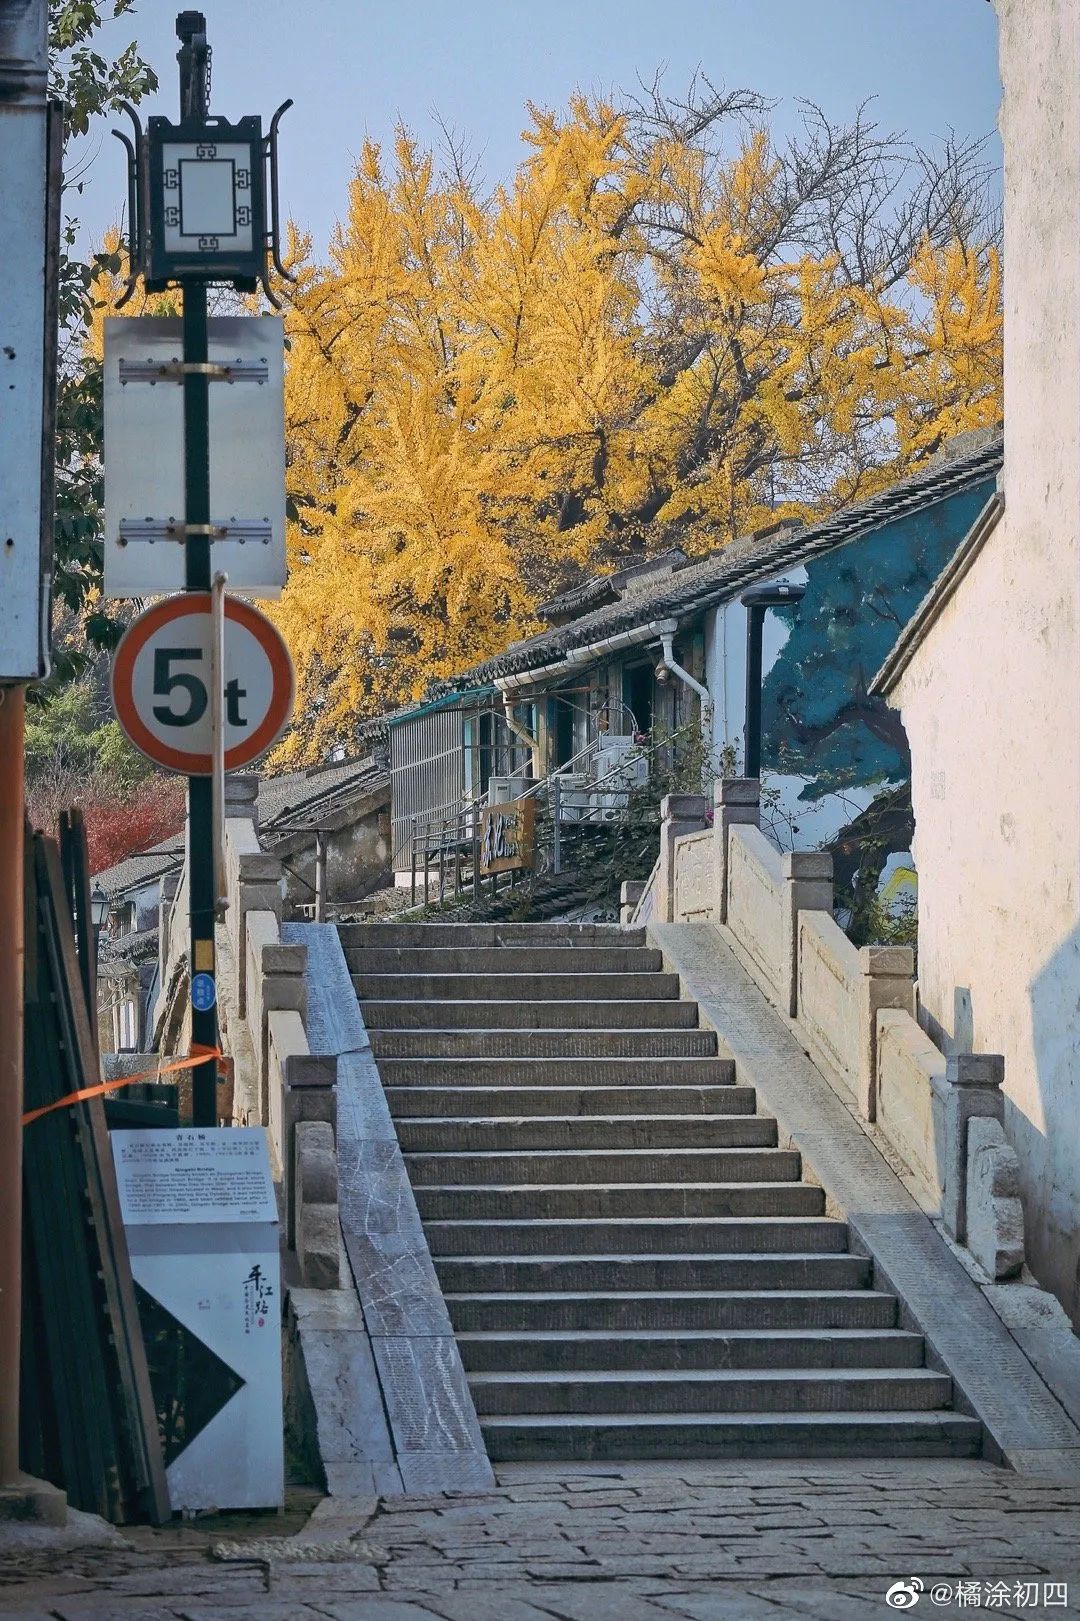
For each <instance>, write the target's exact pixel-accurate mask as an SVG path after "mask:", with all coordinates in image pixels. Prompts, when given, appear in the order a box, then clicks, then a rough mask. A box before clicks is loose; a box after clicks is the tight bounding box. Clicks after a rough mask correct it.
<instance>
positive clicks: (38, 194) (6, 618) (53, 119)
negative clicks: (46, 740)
mask: <svg viewBox="0 0 1080 1621" xmlns="http://www.w3.org/2000/svg"><path fill="white" fill-rule="evenodd" d="M62 155H63V124H62V110H61V108H60V107H59V105H58V104H55V103H50V102H49V99H48V5H47V0H0V197H3V199H4V206H5V211H6V217H7V219H8V222H9V229H8V231H7V233H6V243H5V277H6V288H5V295H4V299H3V301H2V303H0V761H2V762H3V771H4V782H3V788H2V790H0V1518H3V1517H4V1516H5V1515H6V1514H9V1513H10V1514H15V1515H20V1516H27V1517H31V1518H34V1517H38V1518H39V1517H42V1516H43V1515H44V1514H47V1513H49V1514H52V1515H54V1514H55V1512H56V1509H57V1507H58V1508H59V1510H60V1512H61V1513H62V1512H63V1497H62V1494H58V1493H56V1492H51V1496H52V1499H53V1507H52V1509H51V1510H50V1509H49V1508H48V1498H49V1490H48V1489H46V1488H43V1487H40V1485H39V1483H37V1482H32V1481H28V1480H27V1479H26V1477H24V1476H22V1475H21V1474H20V1472H19V1340H20V1319H21V1312H22V1282H21V1277H22V1112H23V964H24V919H23V906H24V897H23V862H24V847H23V822H24V817H25V806H24V783H23V749H24V741H25V731H24V716H25V702H26V686H27V683H28V682H30V681H35V680H38V679H40V678H41V677H42V676H44V675H45V674H46V673H47V669H48V652H49V649H48V634H49V612H50V595H51V593H50V581H51V574H52V525H53V462H54V441H55V421H56V395H55V388H56V319H57V316H56V299H57V287H58V258H59V214H60V165H61V160H62Z"/></svg>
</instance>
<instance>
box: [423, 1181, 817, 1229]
mask: <svg viewBox="0 0 1080 1621" xmlns="http://www.w3.org/2000/svg"><path fill="white" fill-rule="evenodd" d="M416 1203H417V1208H418V1209H419V1211H420V1216H421V1218H422V1219H423V1220H424V1221H490V1220H502V1219H504V1218H505V1217H507V1216H510V1215H512V1216H513V1218H514V1219H515V1220H519V1221H558V1220H560V1219H565V1218H567V1217H569V1218H571V1219H573V1218H575V1217H576V1218H579V1219H582V1220H590V1219H591V1220H594V1221H595V1220H601V1219H603V1218H604V1217H617V1218H621V1217H626V1216H637V1217H654V1218H655V1217H659V1216H684V1217H700V1216H820V1215H823V1214H824V1211H825V1190H824V1189H823V1188H819V1187H815V1186H814V1185H813V1184H812V1183H810V1182H736V1183H730V1184H728V1185H727V1186H726V1187H725V1186H720V1185H717V1184H716V1183H710V1182H663V1183H651V1184H649V1183H642V1184H640V1185H635V1184H634V1183H630V1184H628V1185H626V1186H616V1187H610V1186H608V1187H604V1186H601V1185H594V1186H591V1187H590V1186H588V1185H584V1186H577V1187H575V1186H573V1185H570V1186H563V1187H558V1186H556V1187H529V1186H524V1187H456V1188H454V1187H450V1188H440V1187H426V1188H425V1187H418V1188H417V1189H416Z"/></svg>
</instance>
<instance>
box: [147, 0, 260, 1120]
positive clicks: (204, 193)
mask: <svg viewBox="0 0 1080 1621" xmlns="http://www.w3.org/2000/svg"><path fill="white" fill-rule="evenodd" d="M176 34H177V38H178V39H179V40H180V50H179V51H178V53H177V62H178V63H179V68H180V119H179V122H178V123H175V124H174V123H172V122H170V120H169V119H167V118H159V117H154V118H151V119H150V120H149V122H148V124H147V128H146V132H145V134H144V132H143V130H142V127H141V125H140V123H139V120H138V118H137V116H136V114H135V113H134V111H133V110H132V109H131V108H130V107H126V108H125V110H126V111H127V113H128V115H129V116H130V118H131V119H132V122H133V124H134V126H135V141H134V143H133V142H132V141H131V140H130V139H129V137H128V136H127V135H123V134H120V133H119V132H117V133H118V134H119V138H120V139H121V140H122V141H123V143H124V145H125V147H126V149H127V152H128V197H129V213H130V216H131V243H130V261H131V274H130V277H129V280H128V285H127V289H126V291H125V293H124V296H123V298H122V299H121V300H120V302H121V304H123V303H125V302H126V301H127V299H128V298H130V296H131V294H132V292H133V291H134V289H135V285H136V282H137V280H138V277H139V276H140V275H141V276H142V278H143V281H144V284H145V286H146V289H147V291H148V292H160V291H163V290H164V289H166V288H168V287H171V286H174V285H179V287H180V288H181V290H182V294H183V358H182V361H181V363H180V367H179V373H180V376H181V380H182V384H183V392H184V400H183V420H184V523H183V526H182V535H183V542H184V560H185V562H184V576H185V579H184V583H185V587H186V589H187V590H188V591H189V592H191V591H195V592H205V593H206V594H207V596H208V597H209V596H210V595H211V592H212V586H213V572H214V571H213V565H212V561H211V557H212V544H213V540H214V538H215V531H214V528H213V525H212V523H211V511H210V411H209V404H210V395H209V389H210V383H211V381H212V380H217V379H218V378H220V377H222V376H224V375H225V373H224V368H222V367H221V366H214V365H211V364H210V362H209V357H208V314H207V289H208V288H209V287H210V286H211V285H213V284H218V285H221V284H225V285H230V286H232V287H235V288H237V289H238V290H239V291H241V292H248V293H251V292H256V291H257V290H258V289H259V288H260V287H262V289H263V291H264V293H265V294H266V296H267V298H268V299H269V300H270V302H271V303H273V304H274V305H275V306H277V304H278V300H277V299H276V298H275V297H274V295H273V292H272V291H271V289H270V285H269V282H268V279H267V260H268V257H269V260H270V262H271V263H272V264H273V265H274V268H275V269H276V270H277V271H278V273H279V274H280V275H282V276H287V274H288V273H287V272H286V271H285V269H284V267H283V266H282V264H281V258H280V253H279V248H278V218H277V213H278V211H277V126H278V122H279V120H280V118H281V116H282V114H283V113H284V112H285V111H286V109H287V108H288V107H290V106H291V105H292V103H291V101H287V102H285V103H284V104H283V105H282V106H281V107H279V108H278V110H277V112H276V113H275V114H274V117H273V119H272V120H271V123H270V130H269V134H268V135H267V136H266V137H265V138H264V136H263V131H262V120H261V119H260V118H258V117H247V118H242V119H240V120H239V122H237V123H235V124H231V123H229V122H228V120H227V119H224V118H219V117H211V115H210V46H209V44H208V42H207V37H206V19H205V17H204V16H203V14H202V12H199V11H184V12H181V13H180V15H179V16H178V17H177V19H176ZM267 165H269V180H268V181H267V179H266V170H267ZM268 203H269V209H268ZM268 213H269V223H268ZM290 279H291V278H290ZM175 374H176V368H173V375H175ZM218 730H219V734H220V728H219V729H218ZM216 747H217V748H218V750H219V751H221V750H222V749H223V744H222V742H221V739H220V735H219V737H218V741H217V743H216ZM220 765H221V762H220V760H219V769H220ZM215 842H216V841H215V825H214V778H213V775H212V774H210V775H205V776H190V777H189V778H188V893H189V902H190V920H191V946H190V973H191V979H192V982H193V985H194V983H195V981H196V978H198V981H199V988H200V994H199V995H198V996H197V997H196V996H195V995H193V997H192V1008H191V1037H192V1043H193V1045H194V1046H196V1047H197V1048H198V1047H201V1048H203V1049H205V1050H206V1051H207V1052H211V1053H212V1052H213V1051H214V1050H215V1049H216V1047H217V1045H218V1019H217V992H216V983H215V951H214V925H215V922H216V918H217V910H218V899H219V897H218V893H217V884H216V881H215V859H214V851H215ZM192 1119H193V1122H194V1124H195V1125H197V1126H214V1125H216V1124H217V1061H216V1059H215V1058H213V1057H210V1058H207V1059H206V1060H205V1061H204V1062H202V1063H200V1064H197V1065H195V1066H194V1068H193V1071H192Z"/></svg>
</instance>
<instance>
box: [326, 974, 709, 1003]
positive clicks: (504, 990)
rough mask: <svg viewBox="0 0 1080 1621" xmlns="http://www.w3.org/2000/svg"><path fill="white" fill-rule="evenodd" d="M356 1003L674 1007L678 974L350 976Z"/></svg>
mask: <svg viewBox="0 0 1080 1621" xmlns="http://www.w3.org/2000/svg"><path fill="white" fill-rule="evenodd" d="M352 982H353V989H354V991H355V992H356V994H357V996H358V997H359V998H360V1001H361V1002H362V1003H364V1002H389V1001H394V1000H400V999H402V998H406V999H408V1000H409V1001H413V1002H423V1001H431V1002H466V1001H471V1000H473V999H474V998H475V999H476V1000H477V1001H482V1002H492V1001H500V1002H503V1001H511V1002H518V1001H521V1000H523V999H525V998H528V1000H529V1001H530V1002H541V1001H542V1002H574V1001H581V1002H674V1001H677V1000H678V997H679V976H678V974H653V973H644V974H641V973H628V974H567V973H561V974H542V973H536V974H528V975H524V976H523V975H521V974H501V973H493V974H429V973H423V974H421V973H416V974H412V973H408V972H395V973H376V972H375V971H374V970H371V969H368V968H366V967H362V968H360V969H354V970H352Z"/></svg>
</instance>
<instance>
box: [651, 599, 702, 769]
mask: <svg viewBox="0 0 1080 1621" xmlns="http://www.w3.org/2000/svg"><path fill="white" fill-rule="evenodd" d="M677 629H678V626H677V624H675V623H673V622H670V623H668V624H666V625H665V626H664V627H663V628H662V632H661V638H660V640H661V646H662V647H663V649H664V664H665V665H666V667H667V668H668V669H669V670H670V671H671V673H672V675H674V676H677V677H678V679H679V680H680V681H681V682H682V684H683V686H684V687H689V688H690V690H691V691H692V692H696V693H697V695H698V697H699V698H700V699H701V730H702V732H703V733H704V734H705V739H706V742H707V743H708V744H709V746H710V747H711V745H712V720H713V701H712V695H711V693H710V692H709V689H708V687H703V686H702V684H701V682H700V681H698V680H696V678H695V677H694V676H692V675H691V674H690V671H689V670H684V669H683V667H682V665H681V664H679V663H677V662H676V659H675V645H674V643H675V632H676V630H677Z"/></svg>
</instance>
